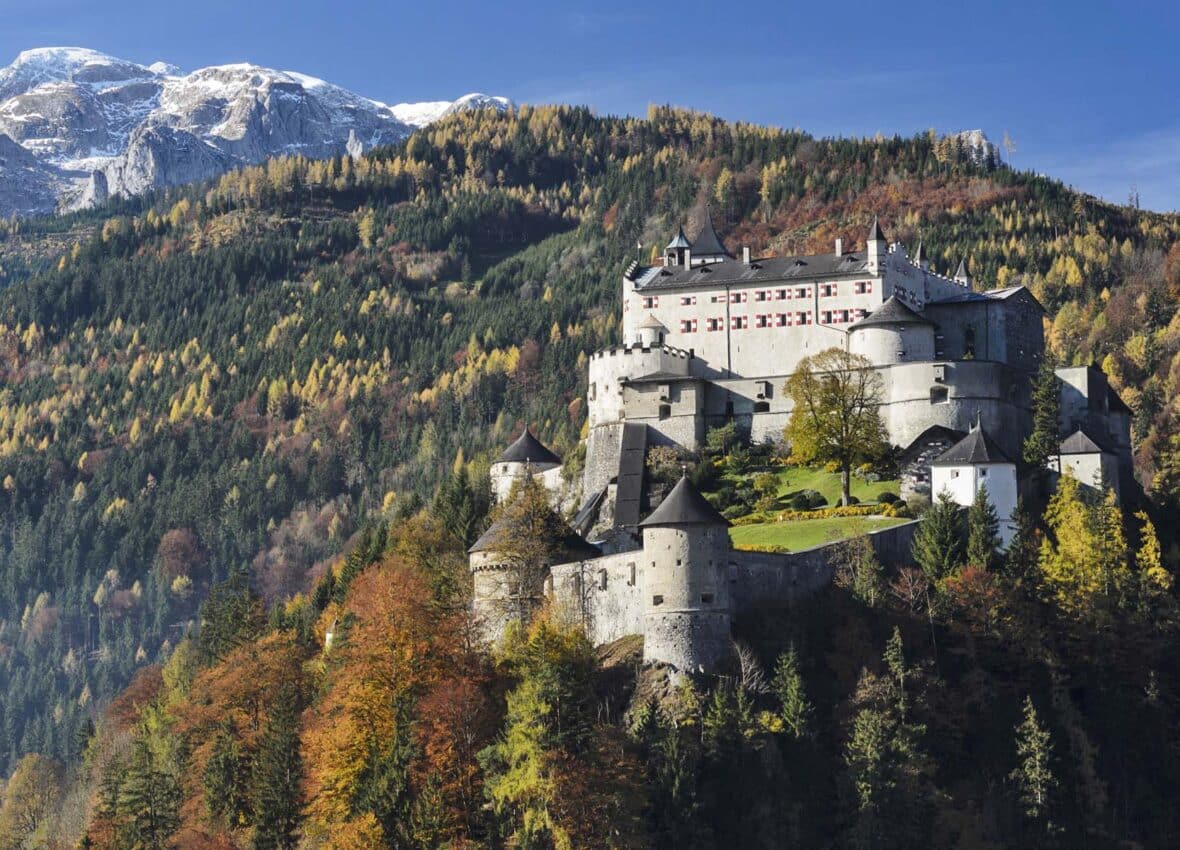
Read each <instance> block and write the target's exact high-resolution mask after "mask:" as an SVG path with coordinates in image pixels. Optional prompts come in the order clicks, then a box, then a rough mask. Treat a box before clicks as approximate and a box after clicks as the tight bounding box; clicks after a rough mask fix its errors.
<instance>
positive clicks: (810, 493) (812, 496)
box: [803, 490, 828, 510]
mask: <svg viewBox="0 0 1180 850" xmlns="http://www.w3.org/2000/svg"><path fill="white" fill-rule="evenodd" d="M803 492H804V493H806V494H807V507H809V508H811V509H813V510H814V509H815V508H822V507H826V506H827V504H828V500H827V499H825V498H824V494H823V493H821V492H819V490H804V491H803Z"/></svg>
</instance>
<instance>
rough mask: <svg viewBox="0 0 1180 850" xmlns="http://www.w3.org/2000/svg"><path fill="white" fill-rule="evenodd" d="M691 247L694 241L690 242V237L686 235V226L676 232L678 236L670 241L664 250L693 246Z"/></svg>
mask: <svg viewBox="0 0 1180 850" xmlns="http://www.w3.org/2000/svg"><path fill="white" fill-rule="evenodd" d="M691 247H692V243H691V242H689V241H688V238H687V237H686V236H685V235H684V228H683V227H682V228H680V230H678V231H677V232H676V238H675V239H673V240H672V241H671V242H669V243H668V245H667V247H666V248H664V250H665V251H667V250H670V249H672V248H691Z"/></svg>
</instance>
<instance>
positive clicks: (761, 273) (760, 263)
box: [633, 248, 868, 291]
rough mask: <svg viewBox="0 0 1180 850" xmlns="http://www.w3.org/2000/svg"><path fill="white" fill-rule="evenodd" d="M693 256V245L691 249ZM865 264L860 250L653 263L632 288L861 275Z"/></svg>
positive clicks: (636, 279) (866, 265)
mask: <svg viewBox="0 0 1180 850" xmlns="http://www.w3.org/2000/svg"><path fill="white" fill-rule="evenodd" d="M693 256H696V248H694V249H693ZM867 269H868V264H867V263H866V262H865V255H864V253H863V252H861V253H852V254H843V255H842V256H836V255H835V254H834V253H831V252H829V253H826V254H813V255H802V256H795V257H767V258H766V259H762V260H755V261H754V262H752V263H750V264H749V265H747V264H746V263H743V262H741V261H739V260H734V259H731V258H730V259H724V260H722V261H720V262H718V263H709V264H707V265H701V266H693V267H692V268H691V269H690V268H688V267H686V266H667V267H664V268H660V267H659V266H653V267H650V268H649V269H647V270H646V271H642V270H638V271H636V272H635V277H634V278H633V280H635V282H636V289H637V290H640V291H647V290H653V289H680V288H684V287H693V286H710V287H712V286H723V285H725V284H750V285H757V284H773V283H775V282H777V281H785V282H789V283H794V282H795V281H797V280H799V281H810V280H816V279H824V280H827V279H828V278H833V277H839V276H841V275H848V276H852V275H863V274H866V273H867Z"/></svg>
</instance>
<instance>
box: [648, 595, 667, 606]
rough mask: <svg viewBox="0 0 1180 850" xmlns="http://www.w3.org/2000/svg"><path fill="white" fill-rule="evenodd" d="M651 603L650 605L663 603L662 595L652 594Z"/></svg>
mask: <svg viewBox="0 0 1180 850" xmlns="http://www.w3.org/2000/svg"><path fill="white" fill-rule="evenodd" d="M651 604H652V605H663V604H664V597H662V596H660V595H659V594H656V595H655V596H653V597H652V598H651Z"/></svg>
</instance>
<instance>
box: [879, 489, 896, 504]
mask: <svg viewBox="0 0 1180 850" xmlns="http://www.w3.org/2000/svg"><path fill="white" fill-rule="evenodd" d="M877 501H878V502H880V503H881V504H882V505H892V504H893V503H894V502H898V501H901V497H900V496H898V495H897V494H896V493H893V492H891V491H889V490H882V491H881V492H880V493H878V494H877Z"/></svg>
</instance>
